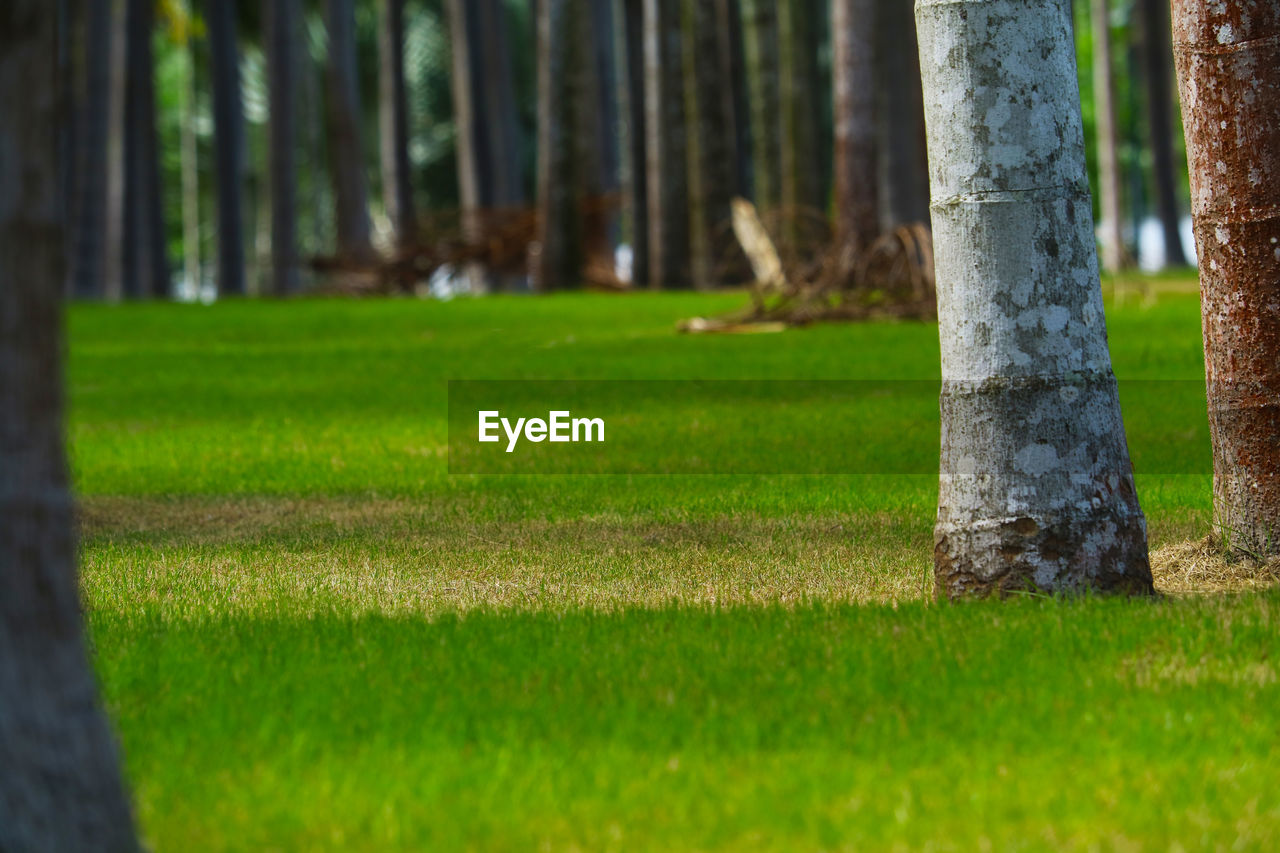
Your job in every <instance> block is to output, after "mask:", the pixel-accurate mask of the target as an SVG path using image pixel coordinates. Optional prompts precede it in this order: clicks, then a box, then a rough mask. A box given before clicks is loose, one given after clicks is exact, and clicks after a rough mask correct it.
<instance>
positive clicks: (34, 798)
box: [0, 0, 138, 851]
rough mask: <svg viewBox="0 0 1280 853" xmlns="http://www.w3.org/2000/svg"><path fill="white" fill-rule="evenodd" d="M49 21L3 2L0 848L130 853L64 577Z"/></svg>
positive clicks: (74, 604) (71, 551)
mask: <svg viewBox="0 0 1280 853" xmlns="http://www.w3.org/2000/svg"><path fill="white" fill-rule="evenodd" d="M54 23H55V22H54V10H53V8H51V7H50V6H49V5H48V4H46V3H41V2H35V0H9V2H6V3H4V4H0V56H2V57H4V59H3V61H0V150H3V151H4V156H3V157H0V187H4V188H5V191H4V192H0V506H3V511H2V512H0V696H3V697H4V701H3V702H0V767H2V768H4V769H3V772H0V849H3V850H12V851H27V850H29V851H46V850H50V851H57V850H66V851H73V850H136V849H137V847H138V845H137V840H136V837H135V834H134V828H133V819H132V816H131V815H130V812H129V802H128V795H127V793H126V790H125V786H124V781H123V779H122V778H121V775H120V770H119V762H118V757H117V751H116V747H115V744H114V742H113V738H112V735H111V732H110V729H109V727H108V725H107V722H106V719H105V717H104V716H103V713H102V711H101V708H100V707H99V703H98V698H97V688H96V686H95V683H94V677H93V672H92V670H91V668H90V664H89V657H88V655H87V653H86V648H85V642H84V638H83V633H82V627H81V619H80V602H79V596H78V594H77V589H76V579H75V547H74V526H73V521H72V515H73V513H72V503H71V495H70V491H69V487H68V482H67V481H68V477H67V465H66V458H65V454H64V450H63V445H62V394H61V386H62V362H61V354H62V345H61V328H62V322H61V320H62V318H61V312H60V309H59V293H60V291H61V289H62V287H63V284H64V280H63V274H64V272H65V269H64V266H63V263H64V261H63V258H64V245H63V222H62V219H61V216H60V214H59V208H60V203H59V198H58V156H57V155H58V144H57V128H58V111H59V107H60V104H59V97H58V93H57V87H56V86H55V85H54V63H55V52H56V47H55V38H56V36H55V28H54ZM99 35H100V33H99Z"/></svg>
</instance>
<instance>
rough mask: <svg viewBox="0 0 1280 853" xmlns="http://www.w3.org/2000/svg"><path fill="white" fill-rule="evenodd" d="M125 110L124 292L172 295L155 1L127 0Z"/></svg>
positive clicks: (140, 295) (162, 295)
mask: <svg viewBox="0 0 1280 853" xmlns="http://www.w3.org/2000/svg"><path fill="white" fill-rule="evenodd" d="M125 15H126V21H125V31H126V38H127V43H126V44H127V46H126V53H127V57H126V64H127V83H126V90H125V114H124V121H125V126H124V156H125V164H124V210H123V212H122V218H123V220H124V232H125V233H124V258H123V261H124V290H125V294H126V295H128V296H132V297H160V298H163V297H166V296H168V295H169V249H168V244H167V241H168V237H167V235H166V233H165V225H164V209H163V204H162V201H161V187H160V148H159V144H158V142H157V138H156V87H155V61H154V57H153V56H152V50H151V35H152V30H153V29H154V28H155V3H154V0H128V3H127V5H126V12H125Z"/></svg>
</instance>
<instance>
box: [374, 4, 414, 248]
mask: <svg viewBox="0 0 1280 853" xmlns="http://www.w3.org/2000/svg"><path fill="white" fill-rule="evenodd" d="M379 11H380V12H381V20H380V22H379V23H380V25H381V26H380V27H379V31H378V34H379V44H378V59H379V62H380V66H379V71H380V75H379V84H380V87H381V91H380V98H379V101H378V107H379V118H380V119H381V124H382V140H381V143H382V144H381V146H380V153H381V157H382V196H383V203H384V204H385V205H386V208H387V218H388V219H390V220H391V227H392V230H393V231H394V232H395V243H396V245H397V246H400V247H405V246H411V245H413V244H414V243H415V242H416V238H417V215H416V214H415V213H414V206H413V186H412V184H411V183H410V180H409V106H408V102H407V98H406V95H405V80H404V0H382V2H381V3H380V4H379Z"/></svg>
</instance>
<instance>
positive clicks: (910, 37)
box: [875, 0, 929, 231]
mask: <svg viewBox="0 0 1280 853" xmlns="http://www.w3.org/2000/svg"><path fill="white" fill-rule="evenodd" d="M913 5H914V4H913V2H912V0H887V2H883V3H881V4H880V5H879V6H877V8H876V30H877V33H878V35H877V38H876V47H875V53H876V79H877V84H876V86H875V90H876V91H877V92H878V93H880V96H879V98H878V99H877V101H876V105H875V109H876V114H877V115H878V116H880V120H879V121H878V122H877V123H876V124H877V125H878V128H879V133H878V134H877V137H876V142H877V146H878V147H879V159H880V162H881V169H880V172H881V174H882V178H881V180H880V223H879V224H880V230H881V231H891V230H893V229H894V228H897V227H898V226H900V225H907V224H910V223H913V222H923V223H924V224H926V225H928V224H929V158H928V154H927V153H926V151H925V136H924V92H923V91H922V89H921V87H920V52H919V49H918V46H917V44H916V22H915V16H914V14H913V13H912V7H913Z"/></svg>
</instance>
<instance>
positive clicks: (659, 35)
mask: <svg viewBox="0 0 1280 853" xmlns="http://www.w3.org/2000/svg"><path fill="white" fill-rule="evenodd" d="M644 56H645V133H646V134H647V139H646V141H645V153H646V155H647V156H648V164H647V170H648V179H647V182H646V183H647V185H648V188H647V189H648V198H649V283H650V286H651V287H655V288H686V287H689V286H690V285H691V284H692V278H691V275H692V270H691V269H690V261H691V257H690V252H691V248H692V247H691V243H690V235H689V183H688V175H689V164H688V137H687V127H686V121H685V95H684V74H683V66H684V52H683V48H682V42H681V10H680V0H645V3H644Z"/></svg>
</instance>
